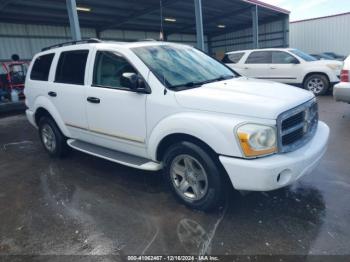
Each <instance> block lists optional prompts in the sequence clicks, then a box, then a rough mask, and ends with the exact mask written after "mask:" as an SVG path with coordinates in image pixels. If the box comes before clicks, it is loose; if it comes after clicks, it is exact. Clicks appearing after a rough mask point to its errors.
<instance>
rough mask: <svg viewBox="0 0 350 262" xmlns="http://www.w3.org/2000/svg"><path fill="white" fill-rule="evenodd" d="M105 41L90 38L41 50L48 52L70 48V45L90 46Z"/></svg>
mask: <svg viewBox="0 0 350 262" xmlns="http://www.w3.org/2000/svg"><path fill="white" fill-rule="evenodd" d="M102 42H103V41H101V40H99V39H96V38H90V39H83V40H78V41H70V42H65V43H61V44H57V45H52V46H48V47H44V48H43V49H41V51H47V50H50V49H54V48H58V47H62V46H68V45H79V44H90V43H102Z"/></svg>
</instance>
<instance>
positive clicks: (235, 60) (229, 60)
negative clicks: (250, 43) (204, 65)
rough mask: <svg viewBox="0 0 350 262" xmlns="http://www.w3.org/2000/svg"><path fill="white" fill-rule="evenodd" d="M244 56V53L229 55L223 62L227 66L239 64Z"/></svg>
mask: <svg viewBox="0 0 350 262" xmlns="http://www.w3.org/2000/svg"><path fill="white" fill-rule="evenodd" d="M243 56H244V53H234V54H227V55H225V56H224V58H223V59H222V62H223V63H226V64H237V63H238V62H239V61H240V60H241V59H242V57H243Z"/></svg>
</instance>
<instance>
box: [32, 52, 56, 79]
mask: <svg viewBox="0 0 350 262" xmlns="http://www.w3.org/2000/svg"><path fill="white" fill-rule="evenodd" d="M54 56H55V54H47V55H42V56H39V57H38V58H37V59H36V60H35V62H34V65H33V68H32V71H31V73H30V79H32V80H39V81H47V80H48V79H49V73H50V68H51V63H52V60H53V57H54Z"/></svg>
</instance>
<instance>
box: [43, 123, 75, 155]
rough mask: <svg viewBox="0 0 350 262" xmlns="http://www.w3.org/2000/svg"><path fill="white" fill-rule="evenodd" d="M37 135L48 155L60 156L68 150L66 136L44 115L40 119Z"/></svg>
mask: <svg viewBox="0 0 350 262" xmlns="http://www.w3.org/2000/svg"><path fill="white" fill-rule="evenodd" d="M39 136H40V140H41V143H42V145H43V146H44V149H45V150H46V152H47V153H48V154H49V155H50V156H52V157H62V156H64V155H66V153H67V152H68V146H67V142H66V138H65V136H64V135H63V134H62V132H61V131H60V129H59V128H58V126H57V125H56V123H55V121H53V120H52V118H50V117H47V116H45V117H42V118H41V119H40V121H39Z"/></svg>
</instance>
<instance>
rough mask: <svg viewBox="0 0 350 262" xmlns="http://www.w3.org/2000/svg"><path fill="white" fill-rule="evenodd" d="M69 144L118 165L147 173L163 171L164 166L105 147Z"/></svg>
mask: <svg viewBox="0 0 350 262" xmlns="http://www.w3.org/2000/svg"><path fill="white" fill-rule="evenodd" d="M67 144H68V145H69V146H70V147H72V148H74V149H76V150H79V151H81V152H84V153H87V154H89V155H93V156H96V157H100V158H103V159H106V160H109V161H112V162H115V163H118V164H122V165H125V166H129V167H133V168H137V169H142V170H147V171H157V170H160V169H162V164H160V163H157V162H153V161H150V160H149V159H146V158H142V157H138V156H133V155H130V154H127V153H122V152H119V151H115V150H111V149H108V148H105V147H101V146H97V145H93V144H90V143H86V142H83V141H79V140H75V139H68V140H67Z"/></svg>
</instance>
